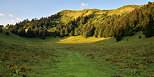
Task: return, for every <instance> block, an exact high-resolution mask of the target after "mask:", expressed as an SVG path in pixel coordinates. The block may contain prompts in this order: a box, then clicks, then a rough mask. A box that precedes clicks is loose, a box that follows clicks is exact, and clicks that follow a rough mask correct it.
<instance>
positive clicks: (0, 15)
mask: <svg viewBox="0 0 154 77" xmlns="http://www.w3.org/2000/svg"><path fill="white" fill-rule="evenodd" d="M148 2H154V0H0V25H6V24H15V23H16V22H19V21H22V20H24V19H29V20H31V19H33V18H41V17H48V16H50V15H53V14H55V13H57V12H59V11H61V10H81V9H101V10H108V9H116V8H119V7H121V6H124V5H143V4H147V3H148Z"/></svg>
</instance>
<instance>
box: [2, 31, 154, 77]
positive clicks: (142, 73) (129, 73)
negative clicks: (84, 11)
mask: <svg viewBox="0 0 154 77" xmlns="http://www.w3.org/2000/svg"><path fill="white" fill-rule="evenodd" d="M139 36H141V38H140V39H139V38H138V37H139ZM75 37H77V38H75ZM75 37H68V38H59V37H57V38H47V39H45V40H41V39H36V38H32V39H30V38H22V37H18V36H16V35H14V34H10V35H9V36H6V35H5V34H2V33H0V69H1V70H0V77H151V76H153V75H154V37H151V38H144V36H143V35H142V33H141V32H139V33H137V34H135V35H134V36H129V37H125V38H123V39H122V41H120V42H116V41H115V39H114V38H108V39H104V38H98V39H97V38H94V37H90V38H87V40H88V41H89V42H88V41H87V40H86V39H85V38H84V39H83V38H82V37H80V36H75ZM92 38H93V39H94V41H93V42H91V41H90V39H92ZM77 40H78V41H79V42H77ZM74 41H75V42H74ZM67 42H68V43H67Z"/></svg>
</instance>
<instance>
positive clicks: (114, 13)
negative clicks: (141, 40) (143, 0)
mask: <svg viewBox="0 0 154 77" xmlns="http://www.w3.org/2000/svg"><path fill="white" fill-rule="evenodd" d="M153 7H154V3H153V2H149V3H148V4H146V5H142V6H137V5H127V6H123V7H120V8H118V9H113V10H99V9H83V10H79V11H74V10H63V11H61V12H59V13H57V14H55V15H51V16H49V17H42V18H40V19H32V20H24V21H22V22H19V23H17V24H15V25H7V27H9V29H11V30H12V32H13V33H15V34H17V35H20V36H24V37H30V38H31V37H39V38H42V39H45V37H47V36H54V37H55V36H61V37H64V36H74V35H82V36H84V37H88V36H95V37H111V36H114V37H115V38H116V39H117V41H119V40H121V38H122V37H124V36H132V35H133V34H134V33H136V32H138V31H143V33H144V34H145V35H146V37H150V36H153V34H154V32H153V31H154V28H153V26H154V22H153V21H154V19H153V18H154V8H153Z"/></svg>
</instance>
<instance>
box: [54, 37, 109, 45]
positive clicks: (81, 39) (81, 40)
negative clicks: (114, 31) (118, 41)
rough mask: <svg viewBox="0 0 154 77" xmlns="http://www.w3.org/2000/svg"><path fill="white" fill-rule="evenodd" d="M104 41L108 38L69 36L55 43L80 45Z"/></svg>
mask: <svg viewBox="0 0 154 77" xmlns="http://www.w3.org/2000/svg"><path fill="white" fill-rule="evenodd" d="M105 39H109V38H96V37H88V38H84V37H82V36H71V37H67V38H65V39H61V40H59V41H58V42H57V43H70V44H80V43H92V42H97V41H101V40H105Z"/></svg>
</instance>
